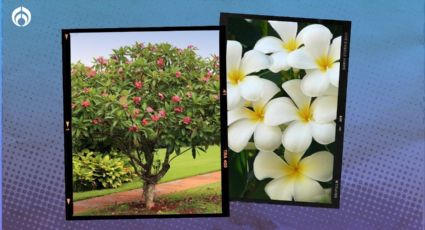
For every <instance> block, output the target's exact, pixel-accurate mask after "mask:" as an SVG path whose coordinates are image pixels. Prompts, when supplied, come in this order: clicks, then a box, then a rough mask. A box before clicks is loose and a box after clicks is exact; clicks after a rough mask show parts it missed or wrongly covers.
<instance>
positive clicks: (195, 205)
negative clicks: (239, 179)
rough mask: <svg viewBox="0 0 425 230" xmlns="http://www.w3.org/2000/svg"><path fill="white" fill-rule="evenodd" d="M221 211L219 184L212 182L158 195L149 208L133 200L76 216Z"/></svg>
mask: <svg viewBox="0 0 425 230" xmlns="http://www.w3.org/2000/svg"><path fill="white" fill-rule="evenodd" d="M221 212H222V206H221V185H220V183H213V184H209V185H204V186H201V187H198V188H193V189H188V190H185V191H181V192H176V193H172V194H167V195H162V196H159V197H158V198H157V199H156V202H155V207H154V208H153V209H151V210H148V209H145V208H144V206H143V204H142V203H140V202H134V203H127V204H120V205H114V206H111V207H108V208H105V209H100V210H93V211H87V212H83V213H80V214H77V216H109V215H158V214H162V215H167V214H206V213H221Z"/></svg>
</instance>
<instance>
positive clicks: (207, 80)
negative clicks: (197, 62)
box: [202, 76, 210, 82]
mask: <svg viewBox="0 0 425 230" xmlns="http://www.w3.org/2000/svg"><path fill="white" fill-rule="evenodd" d="M202 80H203V81H205V82H209V81H210V78H209V77H207V76H205V77H203V78H202Z"/></svg>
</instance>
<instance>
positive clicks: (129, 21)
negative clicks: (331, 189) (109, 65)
mask: <svg viewBox="0 0 425 230" xmlns="http://www.w3.org/2000/svg"><path fill="white" fill-rule="evenodd" d="M21 4H22V5H24V6H25V7H27V8H28V9H29V10H30V11H31V12H32V21H31V23H30V24H29V25H28V26H27V27H24V28H19V27H16V26H15V25H14V24H13V23H12V22H11V20H10V14H11V12H12V11H13V9H15V8H16V7H18V6H20V5H21ZM220 12H234V13H251V14H264V15H278V16H293V17H309V18H326V19H343V20H351V21H352V35H351V50H350V51H351V52H350V61H349V63H350V66H349V79H348V92H347V111H346V126H345V142H344V156H343V171H342V183H341V189H342V190H341V208H340V209H324V208H307V207H294V206H284V205H267V204H254V203H237V202H235V203H231V210H230V211H231V217H230V218H209V219H203V218H197V219H166V220H164V219H161V220H157V219H156V220H155V219H154V220H146V219H145V220H115V221H112V220H111V221H109V220H108V221H105V220H102V221H73V222H69V221H68V222H67V221H65V192H64V189H65V186H64V156H63V151H64V149H63V129H62V128H63V124H62V119H63V107H62V106H63V105H62V61H61V54H62V53H61V33H60V30H61V29H62V28H95V27H99V28H100V27H143V26H191V25H217V24H218V22H219V16H220ZM2 27H3V41H2V47H3V50H2V55H3V69H2V76H3V82H2V84H3V118H2V122H3V143H2V144H3V149H2V150H3V153H2V163H3V215H4V216H3V221H4V222H3V224H4V225H3V227H4V228H6V229H97V228H102V229H133V228H134V229H152V228H161V229H162V228H164V229H166V228H169V229H188V228H197V229H212V228H214V229H220V228H227V229H312V228H314V229H347V228H350V229H422V225H423V204H424V195H425V194H424V176H423V175H424V151H425V146H424V143H425V142H424V139H425V136H424V135H425V130H424V126H425V124H424V122H425V113H424V106H425V104H424V99H425V95H424V90H425V82H424V3H423V1H408V2H407V1H401V0H400V1H374V2H370V1H349V2H348V1H345V2H342V1H337V0H335V1H320V2H319V1H282V0H270V1H261V0H251V1H222V0H219V1H212V0H198V1H195V0H187V1H173V2H171V1H134V0H128V1H83V0H74V1H66V2H65V1H62V2H60V1H47V0H45V1H34V0H29V1H7V2H6V1H3V6H2Z"/></svg>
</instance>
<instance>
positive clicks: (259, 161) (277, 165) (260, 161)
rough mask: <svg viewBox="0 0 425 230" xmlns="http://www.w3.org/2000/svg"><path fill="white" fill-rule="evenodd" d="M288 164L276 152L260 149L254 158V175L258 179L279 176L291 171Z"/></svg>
mask: <svg viewBox="0 0 425 230" xmlns="http://www.w3.org/2000/svg"><path fill="white" fill-rule="evenodd" d="M288 169H289V167H288V165H287V164H286V163H285V162H284V161H283V160H282V158H280V157H279V156H278V155H276V153H274V152H268V151H260V152H259V153H258V154H257V156H256V157H255V160H254V175H255V177H256V178H257V179H258V180H262V179H265V178H279V177H282V176H285V175H287V173H289V170H288Z"/></svg>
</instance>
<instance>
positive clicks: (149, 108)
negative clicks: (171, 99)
mask: <svg viewBox="0 0 425 230" xmlns="http://www.w3.org/2000/svg"><path fill="white" fill-rule="evenodd" d="M146 111H147V112H148V113H152V112H153V111H154V110H153V109H152V107H150V106H148V107H147V108H146Z"/></svg>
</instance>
